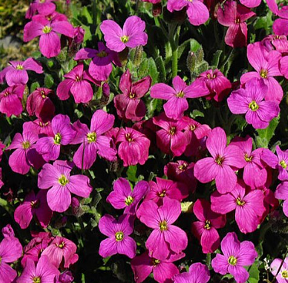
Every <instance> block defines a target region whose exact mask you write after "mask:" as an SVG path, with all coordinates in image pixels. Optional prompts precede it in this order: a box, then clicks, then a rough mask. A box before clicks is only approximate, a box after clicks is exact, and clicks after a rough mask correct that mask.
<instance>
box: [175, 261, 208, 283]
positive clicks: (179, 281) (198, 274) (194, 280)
mask: <svg viewBox="0 0 288 283" xmlns="http://www.w3.org/2000/svg"><path fill="white" fill-rule="evenodd" d="M173 279H174V283H188V282H189V283H207V282H208V281H209V279H210V273H209V270H208V267H207V266H206V265H205V264H202V263H200V262H196V263H193V264H191V265H190V267H189V272H182V273H181V274H178V275H176V276H174V278H173Z"/></svg>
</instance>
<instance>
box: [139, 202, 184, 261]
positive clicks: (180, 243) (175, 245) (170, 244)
mask: <svg viewBox="0 0 288 283" xmlns="http://www.w3.org/2000/svg"><path fill="white" fill-rule="evenodd" d="M180 214H181V205H180V202H179V201H177V200H174V199H170V198H164V199H163V205H162V206H160V207H158V206H157V204H156V203H155V202H154V201H152V200H148V201H144V202H143V203H142V204H141V205H140V207H139V208H138V210H137V217H138V218H139V220H140V221H141V222H142V223H144V224H145V225H146V226H148V227H150V228H152V229H154V230H153V231H152V233H151V234H150V236H149V238H148V239H147V241H146V248H147V249H148V250H149V256H150V257H154V258H157V259H159V260H165V259H167V258H168V257H169V256H170V255H171V253H176V254H178V253H181V252H182V251H183V250H184V249H186V247H187V245H188V238H187V235H186V233H185V232H184V231H183V230H181V229H180V228H179V227H177V226H175V225H172V224H173V223H174V222H175V221H176V220H177V218H178V217H179V215H180Z"/></svg>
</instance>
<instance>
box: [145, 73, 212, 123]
mask: <svg viewBox="0 0 288 283" xmlns="http://www.w3.org/2000/svg"><path fill="white" fill-rule="evenodd" d="M172 84H173V88H172V87H170V86H168V85H166V84H163V83H157V84H155V85H153V86H152V87H151V91H150V94H151V97H152V98H158V99H165V100H168V101H167V102H166V103H165V104H164V105H163V108H164V111H165V114H166V116H167V117H168V118H170V119H175V120H178V119H180V118H181V117H183V115H184V111H186V110H187V109H188V102H187V100H186V98H187V97H188V98H196V97H200V96H204V95H207V94H208V93H209V90H208V89H207V87H206V86H205V84H204V83H203V82H200V81H195V82H194V83H192V84H191V85H190V86H187V85H186V83H185V82H184V81H183V80H182V79H181V78H180V77H179V76H177V77H175V78H174V79H173V81H172Z"/></svg>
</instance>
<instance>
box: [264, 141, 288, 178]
mask: <svg viewBox="0 0 288 283" xmlns="http://www.w3.org/2000/svg"><path fill="white" fill-rule="evenodd" d="M276 153H277V156H276V155H275V154H274V153H272V152H271V151H270V150H269V149H267V148H264V149H263V152H262V155H261V159H262V160H263V161H264V162H265V163H266V164H267V165H268V166H270V167H271V168H273V169H277V170H278V171H279V175H278V179H279V180H280V181H288V172H287V171H288V167H287V165H288V150H285V151H282V150H281V149H280V147H279V145H277V146H276Z"/></svg>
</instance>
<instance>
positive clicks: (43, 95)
mask: <svg viewBox="0 0 288 283" xmlns="http://www.w3.org/2000/svg"><path fill="white" fill-rule="evenodd" d="M40 94H41V97H42V98H43V99H45V98H46V97H47V96H46V94H45V91H44V90H41V91H40Z"/></svg>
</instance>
